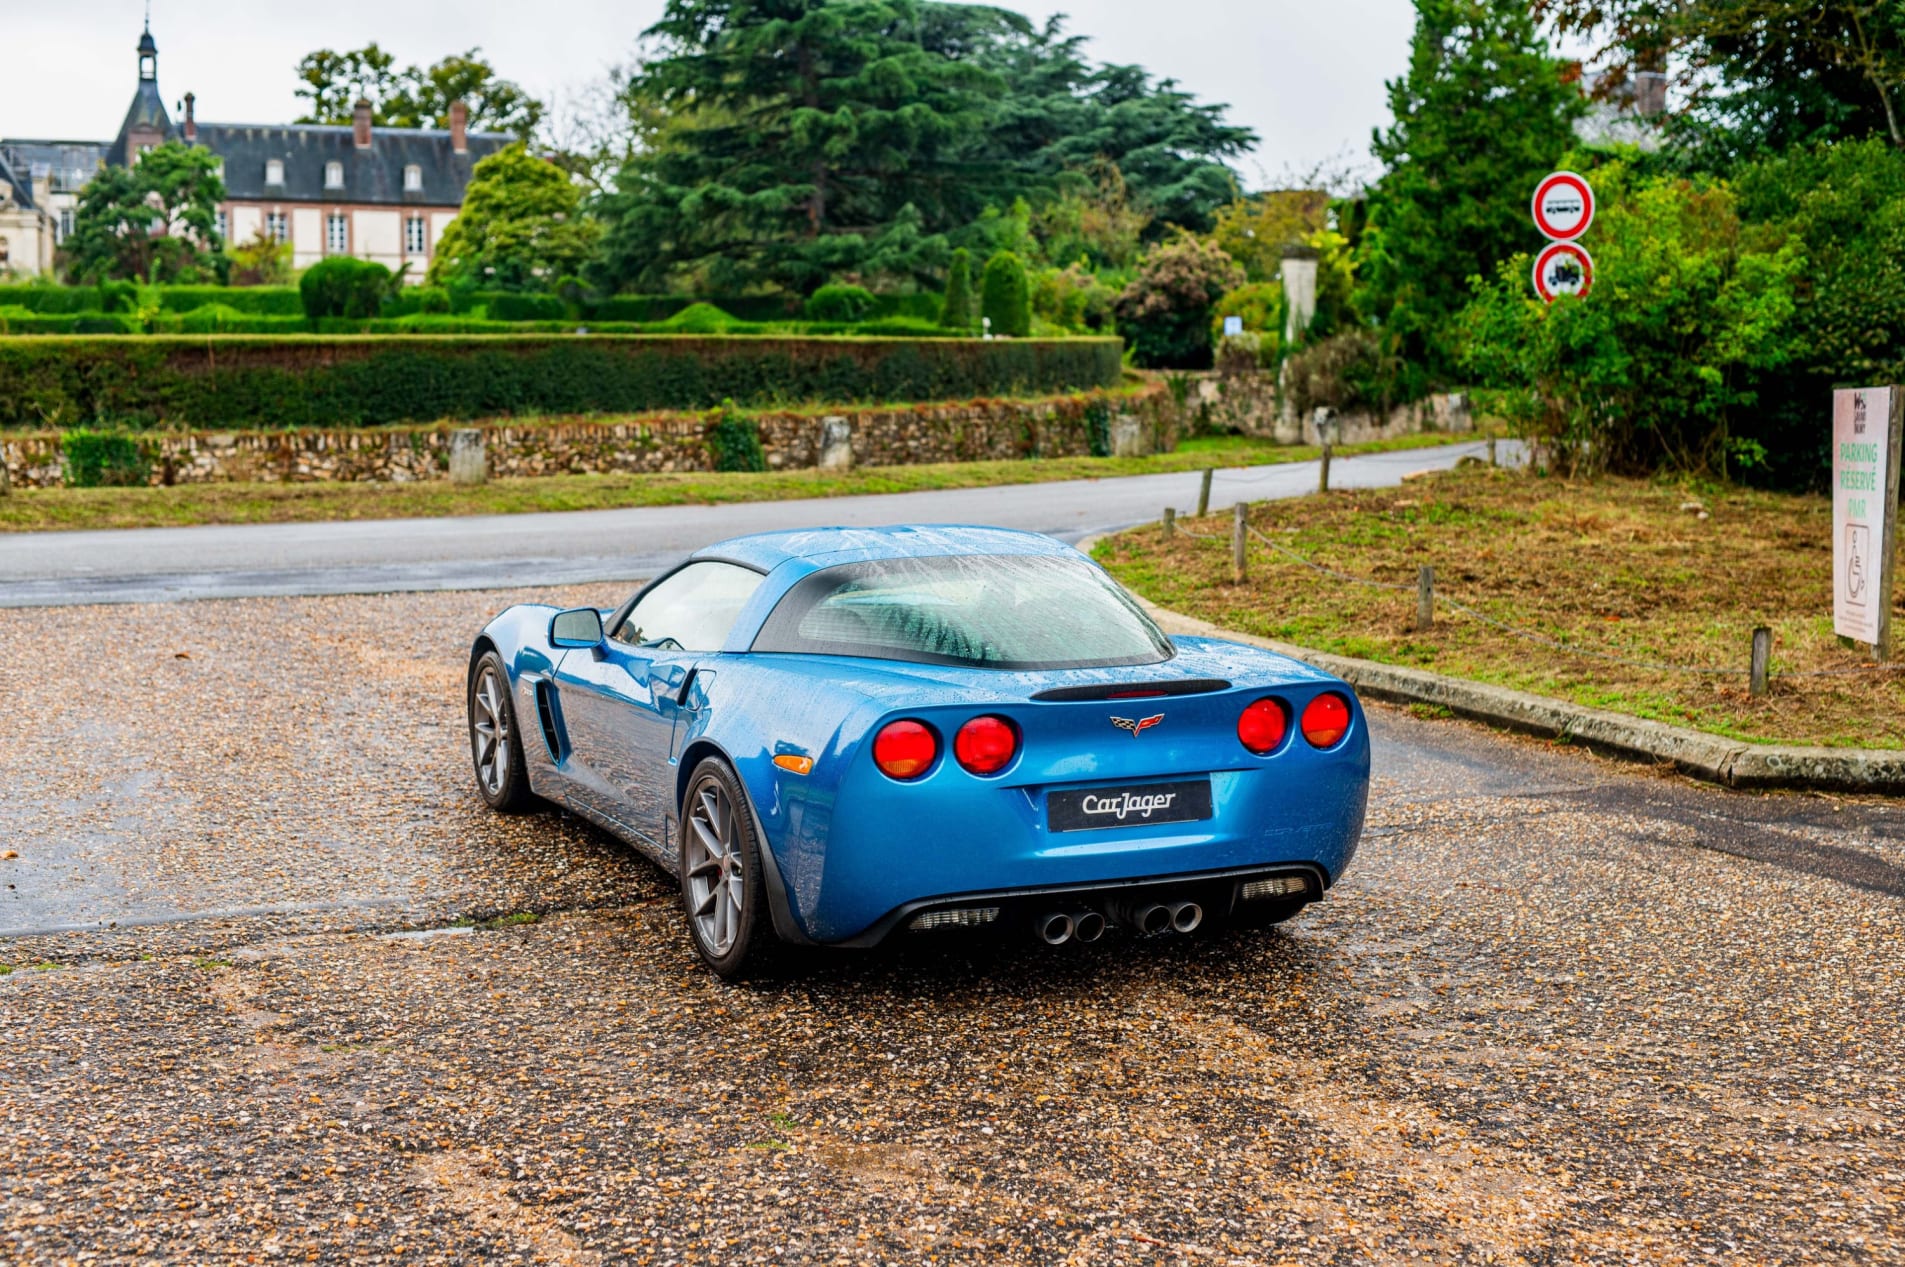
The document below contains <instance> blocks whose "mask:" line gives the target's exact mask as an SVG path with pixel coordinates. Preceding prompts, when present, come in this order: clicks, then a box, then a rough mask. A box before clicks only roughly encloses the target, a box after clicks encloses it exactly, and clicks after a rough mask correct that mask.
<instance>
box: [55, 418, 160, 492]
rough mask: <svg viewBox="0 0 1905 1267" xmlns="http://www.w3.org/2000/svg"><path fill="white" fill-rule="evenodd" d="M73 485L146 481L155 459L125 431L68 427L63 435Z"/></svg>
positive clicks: (68, 477)
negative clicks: (150, 458)
mask: <svg viewBox="0 0 1905 1267" xmlns="http://www.w3.org/2000/svg"><path fill="white" fill-rule="evenodd" d="M60 452H61V453H62V454H63V455H64V456H65V458H66V484H67V487H69V488H124V487H136V486H139V485H143V484H146V483H147V482H149V481H150V480H151V478H152V463H151V461H150V460H149V459H148V458H147V457H146V454H145V451H144V450H143V449H142V448H141V447H140V445H139V442H138V440H136V439H134V438H133V437H132V436H129V435H127V434H125V433H124V432H123V431H89V430H85V429H80V430H76V431H68V432H67V433H66V434H65V435H63V436H61V437H60Z"/></svg>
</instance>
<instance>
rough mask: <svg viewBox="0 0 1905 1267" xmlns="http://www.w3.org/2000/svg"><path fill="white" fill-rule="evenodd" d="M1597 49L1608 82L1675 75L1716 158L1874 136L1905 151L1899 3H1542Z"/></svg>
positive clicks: (1904, 58)
mask: <svg viewBox="0 0 1905 1267" xmlns="http://www.w3.org/2000/svg"><path fill="white" fill-rule="evenodd" d="M1539 8H1540V10H1541V12H1542V13H1543V14H1544V15H1546V16H1550V17H1552V18H1553V19H1554V22H1555V25H1556V27H1557V28H1558V29H1559V30H1561V31H1562V32H1564V33H1566V34H1570V35H1575V36H1580V37H1584V38H1587V39H1590V40H1594V41H1596V42H1598V43H1599V45H1600V48H1599V51H1598V53H1597V55H1596V61H1597V63H1598V64H1599V65H1600V66H1601V67H1602V68H1603V69H1604V70H1605V71H1606V72H1607V77H1606V79H1605V80H1604V83H1605V84H1606V85H1607V86H1608V88H1609V90H1611V91H1619V90H1621V88H1622V87H1623V86H1624V85H1625V84H1626V83H1627V82H1628V81H1629V80H1630V79H1631V78H1632V76H1633V74H1634V72H1636V71H1665V70H1666V69H1667V68H1668V67H1669V66H1673V67H1676V68H1677V72H1678V73H1677V75H1676V78H1677V79H1678V81H1679V85H1680V87H1681V88H1682V90H1683V91H1684V92H1685V93H1686V95H1687V102H1688V104H1687V107H1686V114H1687V117H1688V121H1689V123H1690V128H1691V134H1692V137H1693V138H1694V139H1696V140H1699V141H1703V142H1706V143H1708V145H1709V146H1711V147H1712V148H1713V149H1714V150H1715V151H1716V157H1723V158H1727V159H1732V158H1740V157H1745V158H1751V157H1753V156H1755V155H1756V154H1759V153H1769V152H1771V153H1776V152H1780V151H1783V150H1785V149H1787V148H1788V147H1790V146H1792V145H1795V144H1802V143H1810V142H1814V141H1822V140H1834V139H1839V138H1856V137H1863V136H1868V135H1871V134H1873V133H1879V134H1882V135H1884V136H1886V137H1888V138H1889V139H1890V140H1891V142H1892V144H1893V145H1894V146H1900V147H1905V5H1901V4H1900V3H1899V2H1898V0H1681V2H1679V3H1663V2H1662V0H1540V2H1539Z"/></svg>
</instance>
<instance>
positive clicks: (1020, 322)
mask: <svg viewBox="0 0 1905 1267" xmlns="http://www.w3.org/2000/svg"><path fill="white" fill-rule="evenodd" d="M979 307H980V315H982V316H983V317H984V318H985V319H986V320H987V321H989V322H991V331H992V333H993V334H994V335H997V336H1001V337H1003V338H1008V339H1024V338H1028V337H1030V335H1031V333H1032V284H1031V282H1030V280H1029V279H1027V277H1026V275H1025V264H1024V262H1023V261H1021V260H1020V259H1019V257H1018V256H1016V255H1014V254H1013V253H1012V252H1010V251H1000V252H999V253H998V254H997V255H994V256H993V257H992V258H991V259H989V260H987V261H986V276H985V284H984V288H983V289H982V290H981V292H980V301H979Z"/></svg>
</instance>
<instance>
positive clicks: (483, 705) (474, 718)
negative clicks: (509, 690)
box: [470, 664, 510, 798]
mask: <svg viewBox="0 0 1905 1267" xmlns="http://www.w3.org/2000/svg"><path fill="white" fill-rule="evenodd" d="M504 692H505V688H504V686H503V683H502V675H501V674H500V673H498V672H497V671H496V666H495V665H490V664H486V665H484V666H483V670H482V673H481V675H480V676H478V678H477V679H476V692H475V694H474V695H473V696H472V697H471V700H470V747H471V749H472V750H473V751H474V752H475V754H476V777H477V778H478V779H480V780H481V781H482V784H483V790H484V791H485V792H487V793H489V795H490V796H491V797H492V798H494V797H500V796H501V795H502V794H503V785H504V784H505V783H506V782H507V781H508V779H509V744H510V734H509V707H508V704H507V702H506V696H505V693H504Z"/></svg>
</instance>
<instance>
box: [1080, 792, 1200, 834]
mask: <svg viewBox="0 0 1905 1267" xmlns="http://www.w3.org/2000/svg"><path fill="white" fill-rule="evenodd" d="M1209 817H1211V807H1210V780H1209V779H1194V780H1190V781H1187V782H1183V783H1146V784H1143V785H1140V786H1138V787H1095V788H1089V789H1086V790H1084V791H1073V792H1053V793H1051V794H1050V795H1048V796H1047V797H1046V798H1045V820H1046V823H1047V824H1048V826H1049V827H1050V828H1051V830H1052V831H1106V830H1108V829H1110V828H1113V827H1143V826H1145V825H1147V824H1150V823H1195V822H1200V821H1202V820H1204V819H1206V818H1209Z"/></svg>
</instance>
